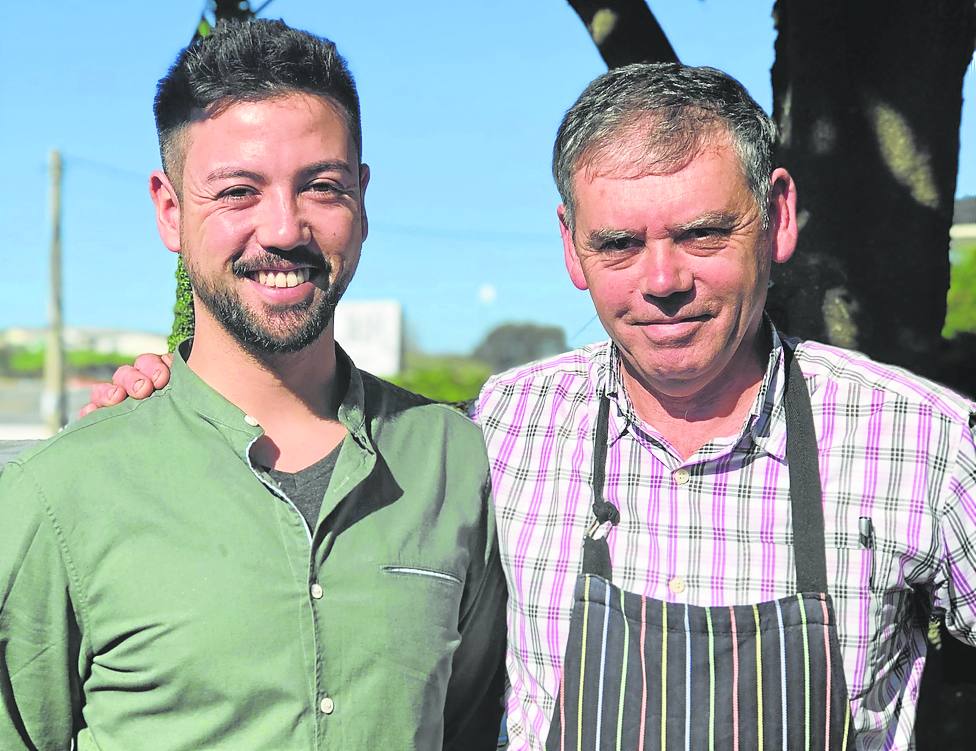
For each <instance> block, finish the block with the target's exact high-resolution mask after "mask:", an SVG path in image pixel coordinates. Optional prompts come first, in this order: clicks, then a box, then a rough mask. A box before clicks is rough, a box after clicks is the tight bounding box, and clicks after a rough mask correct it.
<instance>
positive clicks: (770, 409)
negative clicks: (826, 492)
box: [595, 313, 796, 462]
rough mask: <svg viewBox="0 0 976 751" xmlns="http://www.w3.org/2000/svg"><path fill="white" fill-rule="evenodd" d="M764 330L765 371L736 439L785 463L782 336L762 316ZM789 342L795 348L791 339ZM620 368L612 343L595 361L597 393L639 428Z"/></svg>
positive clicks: (611, 342) (618, 356)
mask: <svg viewBox="0 0 976 751" xmlns="http://www.w3.org/2000/svg"><path fill="white" fill-rule="evenodd" d="M763 330H764V331H765V332H766V335H768V336H769V338H770V343H771V347H770V352H769V358H768V360H767V363H766V372H765V374H764V375H763V380H762V383H761V384H760V386H759V392H758V393H757V394H756V398H755V399H754V400H753V403H752V406H751V407H750V409H749V414H748V416H747V417H746V421H745V423H744V424H743V428H742V431H741V432H740V434H739V439H740V440H741V439H742V438H743V437H744V436H746V435H748V438H749V439H750V440H751V441H752V443H753V444H755V445H756V446H757V447H758V448H759V449H760V450H762V451H764V452H766V453H768V454H769V455H771V456H773V457H775V458H776V459H777V460H779V461H780V462H784V461H785V460H786V408H785V405H784V404H783V396H784V394H785V384H786V378H785V376H786V371H785V368H784V360H783V337H782V335H781V334H780V333H779V330H778V329H777V328H776V326H775V325H774V324H773V322H772V320H771V319H770V318H769V317H768V316H767V315H766V314H765V313H764V314H763ZM791 343H792V344H793V346H794V347H795V346H796V343H795V342H793V340H791ZM620 368H621V364H620V351H619V350H618V349H617V345H616V344H614V342H613V341H612V340H611V341H609V342H608V343H607V346H606V347H605V348H604V349H603V350H602V351H601V352H600V353H599V355H598V357H597V358H596V374H595V375H596V384H597V394H598V395H600V396H603V395H606V396H608V397H610V399H611V400H612V401H614V402H616V404H617V409H618V412H619V413H620V414H621V415H623V416H624V417H625V418H626V420H627V422H628V424H634V425H640V424H641V421H640V418H639V417H638V416H637V414H636V412H634V409H633V406H632V404H631V402H630V398H629V397H628V395H627V389H626V388H624V383H623V379H622V377H621V373H620Z"/></svg>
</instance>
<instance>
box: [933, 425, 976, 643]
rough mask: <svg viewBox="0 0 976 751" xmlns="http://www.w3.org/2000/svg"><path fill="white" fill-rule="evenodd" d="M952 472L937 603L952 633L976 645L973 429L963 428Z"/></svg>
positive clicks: (975, 455)
mask: <svg viewBox="0 0 976 751" xmlns="http://www.w3.org/2000/svg"><path fill="white" fill-rule="evenodd" d="M950 473H951V474H950V477H949V479H948V484H947V499H946V502H945V506H944V511H943V513H942V516H941V519H940V522H941V523H940V527H941V534H942V544H943V565H942V575H941V576H940V579H939V581H937V582H936V589H935V604H936V605H937V606H938V607H941V608H944V609H945V611H946V618H945V621H946V628H947V629H948V630H949V632H950V633H951V634H952V635H953V636H955V637H956V638H958V639H960V640H962V641H965V642H967V643H969V644H970V645H973V646H976V441H974V435H973V431H972V428H971V427H970V428H968V429H967V428H964V429H963V438H962V440H961V441H960V445H959V450H958V452H957V454H956V461H955V462H954V464H953V465H952V466H951V467H950Z"/></svg>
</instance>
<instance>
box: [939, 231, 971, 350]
mask: <svg viewBox="0 0 976 751" xmlns="http://www.w3.org/2000/svg"><path fill="white" fill-rule="evenodd" d="M950 258H951V259H952V283H951V284H950V285H949V294H948V296H947V297H946V304H947V305H948V311H947V312H946V321H945V326H944V327H943V329H942V336H945V337H952V336H955V335H956V334H958V333H970V334H974V333H976V242H968V243H965V244H964V243H958V246H957V247H953V249H952V253H951V255H950Z"/></svg>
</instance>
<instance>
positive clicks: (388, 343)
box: [335, 300, 403, 377]
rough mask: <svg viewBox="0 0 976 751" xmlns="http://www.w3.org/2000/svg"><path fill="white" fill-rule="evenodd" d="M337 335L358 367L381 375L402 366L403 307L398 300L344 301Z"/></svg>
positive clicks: (338, 314) (338, 315)
mask: <svg viewBox="0 0 976 751" xmlns="http://www.w3.org/2000/svg"><path fill="white" fill-rule="evenodd" d="M335 338H336V341H337V342H338V343H339V345H340V346H341V347H342V348H343V349H344V350H346V352H348V353H349V356H350V357H351V358H352V359H353V362H355V363H356V367H358V368H362V369H363V370H368V371H369V372H370V373H372V374H374V375H378V376H382V377H389V376H394V375H396V374H397V373H399V372H400V371H401V370H402V369H403V307H402V306H401V305H400V303H398V302H397V301H396V300H343V301H342V302H340V303H339V306H338V308H337V309H336V314H335Z"/></svg>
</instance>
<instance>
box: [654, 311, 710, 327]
mask: <svg viewBox="0 0 976 751" xmlns="http://www.w3.org/2000/svg"><path fill="white" fill-rule="evenodd" d="M709 318H711V316H709V315H708V314H706V313H703V314H702V315H698V316H682V317H681V318H663V319H657V320H653V321H637V322H636V324H637V325H638V326H675V325H677V324H680V323H698V322H700V321H707V320H708V319H709Z"/></svg>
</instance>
